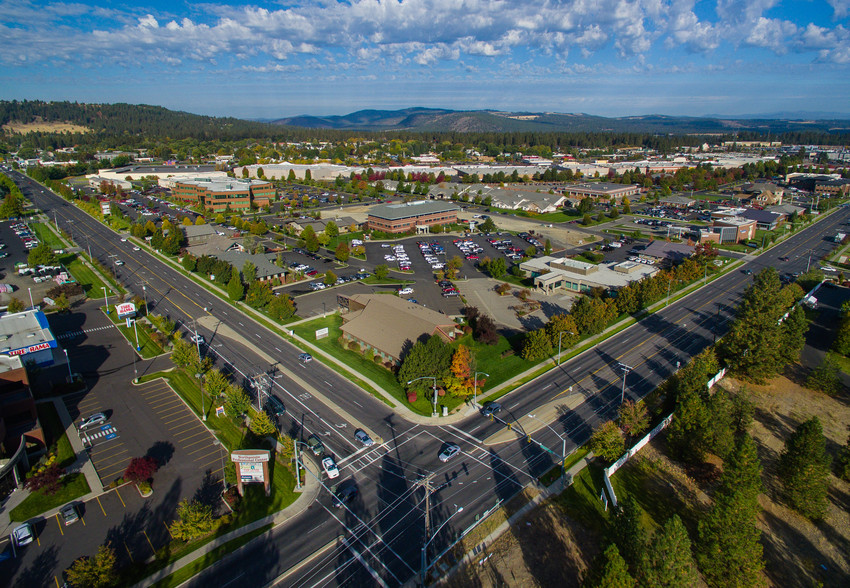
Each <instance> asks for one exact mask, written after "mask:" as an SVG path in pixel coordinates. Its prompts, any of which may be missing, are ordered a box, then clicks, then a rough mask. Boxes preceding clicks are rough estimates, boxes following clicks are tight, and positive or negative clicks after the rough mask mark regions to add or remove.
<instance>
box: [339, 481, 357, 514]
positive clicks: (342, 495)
mask: <svg viewBox="0 0 850 588" xmlns="http://www.w3.org/2000/svg"><path fill="white" fill-rule="evenodd" d="M356 496H357V486H355V485H354V484H353V483H351V484H346V485H345V486H342V487H341V488H338V489H337V491H336V493H335V494H334V497H333V505H334V506H335V507H336V508H342V506H343V505H344V504H348V503H349V502H351V501H352V500H354V498H355V497H356Z"/></svg>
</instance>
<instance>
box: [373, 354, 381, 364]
mask: <svg viewBox="0 0 850 588" xmlns="http://www.w3.org/2000/svg"><path fill="white" fill-rule="evenodd" d="M372 361H374V362H375V363H377V364H378V365H381V363H382V360H381V356H380V355H376V356H375V357H373V358H372Z"/></svg>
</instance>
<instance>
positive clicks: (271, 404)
mask: <svg viewBox="0 0 850 588" xmlns="http://www.w3.org/2000/svg"><path fill="white" fill-rule="evenodd" d="M266 411H267V412H268V413H269V415H270V416H276V417H279V416H283V415H284V414H286V406H285V405H284V404H283V401H282V400H281V399H280V398H278V397H277V396H275V395H274V394H270V395H269V396H268V397H267V398H266Z"/></svg>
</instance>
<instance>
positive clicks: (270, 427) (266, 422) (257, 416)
mask: <svg viewBox="0 0 850 588" xmlns="http://www.w3.org/2000/svg"><path fill="white" fill-rule="evenodd" d="M248 428H249V429H251V432H252V433H254V435H256V436H257V437H268V436H269V435H276V434H277V427H276V426H275V424H274V423H273V422H272V420H271V418H269V415H268V414H266V413H265V412H263V411H260V412H257V413H254V415H253V416H252V417H251V424H250V425H249V426H248Z"/></svg>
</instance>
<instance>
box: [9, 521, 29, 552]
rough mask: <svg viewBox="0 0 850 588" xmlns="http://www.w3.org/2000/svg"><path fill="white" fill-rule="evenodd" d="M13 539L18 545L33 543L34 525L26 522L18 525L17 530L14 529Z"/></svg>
mask: <svg viewBox="0 0 850 588" xmlns="http://www.w3.org/2000/svg"><path fill="white" fill-rule="evenodd" d="M12 539H13V540H14V541H15V546H16V547H23V546H24V545H29V544H30V543H32V542H33V541H34V540H35V534H34V533H33V530H32V525H30V524H29V523H24V524H23V525H21V526H20V527H16V528H15V530H14V531H12Z"/></svg>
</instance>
